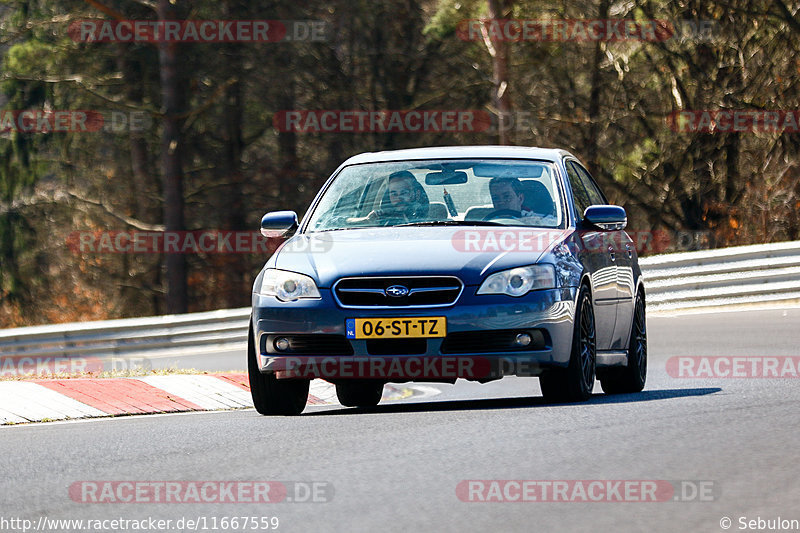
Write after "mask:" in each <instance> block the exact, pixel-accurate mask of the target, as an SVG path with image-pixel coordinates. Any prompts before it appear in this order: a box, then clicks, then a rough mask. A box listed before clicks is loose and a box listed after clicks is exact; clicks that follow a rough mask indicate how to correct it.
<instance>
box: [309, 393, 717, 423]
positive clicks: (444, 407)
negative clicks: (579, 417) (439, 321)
mask: <svg viewBox="0 0 800 533" xmlns="http://www.w3.org/2000/svg"><path fill="white" fill-rule="evenodd" d="M721 390H722V389H721V388H719V387H705V388H694V389H660V390H652V391H648V390H645V391H642V392H638V393H634V394H614V395H608V394H593V395H592V397H591V398H590V399H589V400H588V401H587V402H578V403H552V402H548V401H546V400H545V399H544V398H542V397H541V396H533V397H526V398H488V399H474V400H443V401H432V402H403V403H388V404H383V405H378V406H376V407H360V408H357V407H343V408H340V409H325V410H320V411H313V412H306V413H303V415H302V416H331V415H355V414H364V413H374V414H383V413H418V412H435V411H472V410H481V409H519V408H530V407H559V406H567V405H595V404H597V405H599V404H610V403H635V402H649V401H653V400H670V399H673V398H685V397H689V396H705V395H708V394H714V393H717V392H720V391H721Z"/></svg>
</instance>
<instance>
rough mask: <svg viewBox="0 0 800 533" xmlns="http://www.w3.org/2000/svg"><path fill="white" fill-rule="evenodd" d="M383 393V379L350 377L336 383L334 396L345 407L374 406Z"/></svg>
mask: <svg viewBox="0 0 800 533" xmlns="http://www.w3.org/2000/svg"><path fill="white" fill-rule="evenodd" d="M382 395H383V381H377V380H374V379H352V380H347V381H340V382H338V383H336V397H337V398H338V399H339V403H340V404H342V405H344V406H345V407H375V406H376V405H378V402H380V401H381V396H382Z"/></svg>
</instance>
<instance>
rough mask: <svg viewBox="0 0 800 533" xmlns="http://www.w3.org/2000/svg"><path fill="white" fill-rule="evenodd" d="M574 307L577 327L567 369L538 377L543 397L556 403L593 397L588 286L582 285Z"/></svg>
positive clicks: (593, 356) (591, 313) (593, 346)
mask: <svg viewBox="0 0 800 533" xmlns="http://www.w3.org/2000/svg"><path fill="white" fill-rule="evenodd" d="M577 301H578V303H577V306H576V307H575V326H574V330H573V333H572V348H571V351H570V358H569V365H568V366H567V368H553V369H550V370H548V371H547V372H545V373H544V374H542V375H541V376H540V377H539V385H540V386H541V389H542V395H543V396H544V397H545V399H546V400H548V401H553V402H584V401H586V400H588V399H589V398H590V397H591V395H592V389H593V388H594V380H595V365H596V359H597V333H596V330H595V321H594V309H593V308H592V296H591V292H590V290H589V287H588V286H587V285H581V289H580V291H579V292H578V300H577Z"/></svg>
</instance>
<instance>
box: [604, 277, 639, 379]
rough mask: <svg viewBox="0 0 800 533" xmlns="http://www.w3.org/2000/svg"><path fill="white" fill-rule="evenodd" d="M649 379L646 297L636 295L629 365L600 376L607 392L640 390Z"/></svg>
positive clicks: (605, 372) (611, 369)
mask: <svg viewBox="0 0 800 533" xmlns="http://www.w3.org/2000/svg"><path fill="white" fill-rule="evenodd" d="M646 380H647V320H646V315H645V305H644V297H643V296H642V293H641V292H640V293H638V294H637V295H636V304H635V305H634V308H633V323H632V324H631V338H630V342H629V343H628V366H624V367H621V368H609V369H607V370H605V371H604V373H603V374H602V375H601V376H600V385H602V387H603V392H605V393H606V394H620V393H626V392H640V391H641V390H642V389H644V383H645V381H646Z"/></svg>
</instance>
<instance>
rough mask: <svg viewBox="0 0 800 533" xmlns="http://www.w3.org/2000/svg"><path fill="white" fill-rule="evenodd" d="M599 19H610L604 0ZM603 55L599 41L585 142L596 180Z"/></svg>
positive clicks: (593, 71)
mask: <svg viewBox="0 0 800 533" xmlns="http://www.w3.org/2000/svg"><path fill="white" fill-rule="evenodd" d="M597 18H598V19H600V20H605V19H607V18H608V0H603V1H602V2H601V3H600V8H599V10H598V13H597ZM603 55H604V54H603V43H602V42H601V41H599V40H598V41H597V42H596V43H595V45H594V61H593V62H594V64H593V65H592V87H591V93H590V94H589V128H588V132H587V138H586V139H585V142H584V144H585V146H586V164H587V165H588V166H589V171H590V172H592V173H593V174H594V175H595V178H597V177H598V174H599V173H598V169H599V168H600V165H598V164H597V154H598V153H599V151H600V142H599V139H600V133H601V131H600V130H601V127H600V126H601V123H602V122H603V121H602V120H601V119H600V91H601V90H602V89H603V80H602V78H601V74H602V73H601V71H600V65H601V64H602V63H603Z"/></svg>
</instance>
